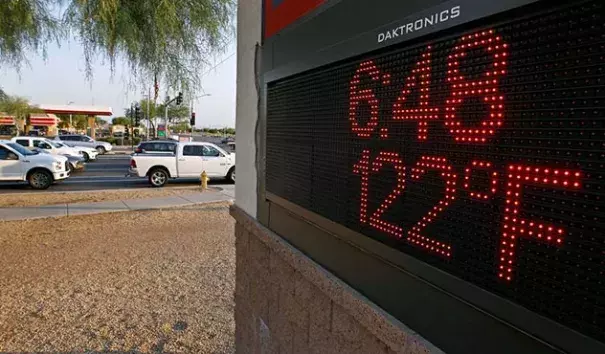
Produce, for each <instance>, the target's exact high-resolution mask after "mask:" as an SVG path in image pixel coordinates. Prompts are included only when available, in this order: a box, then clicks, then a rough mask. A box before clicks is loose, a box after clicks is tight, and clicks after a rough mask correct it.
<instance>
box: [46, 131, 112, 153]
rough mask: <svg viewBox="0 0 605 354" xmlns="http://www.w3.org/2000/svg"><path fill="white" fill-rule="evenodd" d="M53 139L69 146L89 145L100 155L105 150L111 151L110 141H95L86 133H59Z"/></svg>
mask: <svg viewBox="0 0 605 354" xmlns="http://www.w3.org/2000/svg"><path fill="white" fill-rule="evenodd" d="M55 140H61V142H63V143H65V144H67V145H69V146H84V147H90V148H93V149H95V150H97V152H98V153H99V154H100V155H103V154H104V153H106V152H109V151H111V149H112V146H111V144H110V143H107V142H105V141H95V140H94V139H93V138H91V137H89V136H88V135H79V134H70V135H59V136H57V137H56V138H55Z"/></svg>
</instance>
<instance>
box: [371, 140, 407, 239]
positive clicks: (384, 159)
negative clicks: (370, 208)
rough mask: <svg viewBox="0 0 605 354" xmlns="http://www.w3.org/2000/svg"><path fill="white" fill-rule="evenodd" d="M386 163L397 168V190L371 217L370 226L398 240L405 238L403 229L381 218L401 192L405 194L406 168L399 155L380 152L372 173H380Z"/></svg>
mask: <svg viewBox="0 0 605 354" xmlns="http://www.w3.org/2000/svg"><path fill="white" fill-rule="evenodd" d="M385 163H389V164H391V165H393V167H395V170H396V171H397V185H395V188H393V190H392V191H391V193H390V194H389V195H388V196H387V197H386V199H385V200H383V201H382V203H380V206H379V207H378V209H376V211H375V212H374V214H372V216H370V225H372V226H373V227H375V228H377V229H378V230H380V231H383V232H386V233H388V234H391V235H392V236H395V237H396V238H401V237H403V229H402V228H401V227H399V226H397V225H394V224H392V223H389V222H386V221H383V220H380V217H381V216H382V214H384V212H385V210H387V208H388V207H389V206H390V205H391V204H393V202H394V201H395V199H397V197H398V196H399V195H401V192H403V190H404V188H405V166H404V165H403V161H401V159H400V158H399V154H397V153H393V152H380V154H379V155H378V157H376V159H375V160H374V163H373V164H372V172H373V173H378V172H380V169H381V168H382V166H383V165H384V164H385Z"/></svg>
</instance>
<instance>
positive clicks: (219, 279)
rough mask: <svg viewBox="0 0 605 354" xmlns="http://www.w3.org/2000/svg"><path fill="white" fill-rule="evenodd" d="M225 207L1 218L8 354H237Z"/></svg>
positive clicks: (1, 346) (0, 322)
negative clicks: (30, 218)
mask: <svg viewBox="0 0 605 354" xmlns="http://www.w3.org/2000/svg"><path fill="white" fill-rule="evenodd" d="M234 288H235V249H234V221H233V220H232V219H231V217H230V216H229V213H228V206H227V204H225V203H221V204H212V205H205V206H196V207H189V208H176V209H171V210H163V211H145V212H125V213H115V214H101V215H89V216H80V217H63V218H54V219H43V220H28V221H14V222H4V223H0V352H2V353H5V352H9V353H12V352H18V353H32V352H45V353H49V352H50V353H72V352H74V353H75V352H77V353H87V352H105V351H111V352H112V353H114V352H120V353H121V352H142V353H233V352H234V331H235V324H234V320H233V309H234V300H233V292H234Z"/></svg>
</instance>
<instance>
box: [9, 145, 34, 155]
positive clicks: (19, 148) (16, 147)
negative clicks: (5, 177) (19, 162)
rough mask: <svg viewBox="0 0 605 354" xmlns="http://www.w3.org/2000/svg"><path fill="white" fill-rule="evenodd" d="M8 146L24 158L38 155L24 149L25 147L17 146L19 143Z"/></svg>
mask: <svg viewBox="0 0 605 354" xmlns="http://www.w3.org/2000/svg"><path fill="white" fill-rule="evenodd" d="M6 145H7V146H9V147H10V148H11V149H13V150H15V151H17V152H18V153H20V154H21V155H23V156H29V155H36V154H37V153H35V152H32V151H30V150H28V149H26V148H24V147H23V146H21V145H19V144H17V143H7V144H6Z"/></svg>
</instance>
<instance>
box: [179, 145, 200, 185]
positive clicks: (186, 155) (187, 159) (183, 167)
mask: <svg viewBox="0 0 605 354" xmlns="http://www.w3.org/2000/svg"><path fill="white" fill-rule="evenodd" d="M202 158H203V146H202V145H185V146H183V153H182V154H181V155H180V156H177V159H178V160H177V164H178V166H177V170H178V171H179V177H196V178H199V177H200V175H201V174H202V171H203V161H202Z"/></svg>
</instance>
